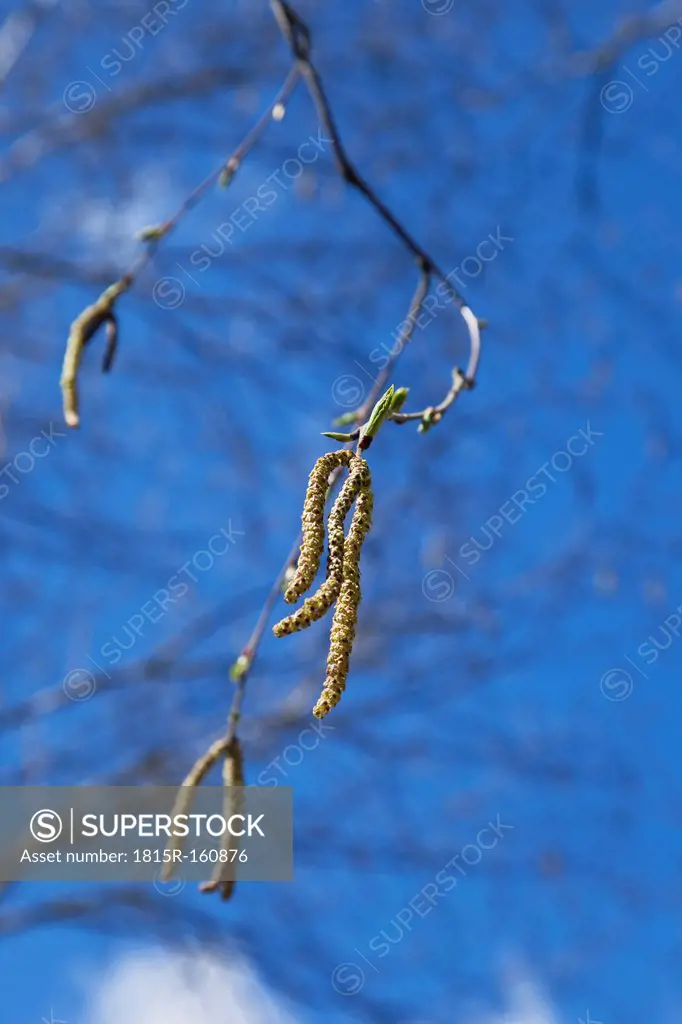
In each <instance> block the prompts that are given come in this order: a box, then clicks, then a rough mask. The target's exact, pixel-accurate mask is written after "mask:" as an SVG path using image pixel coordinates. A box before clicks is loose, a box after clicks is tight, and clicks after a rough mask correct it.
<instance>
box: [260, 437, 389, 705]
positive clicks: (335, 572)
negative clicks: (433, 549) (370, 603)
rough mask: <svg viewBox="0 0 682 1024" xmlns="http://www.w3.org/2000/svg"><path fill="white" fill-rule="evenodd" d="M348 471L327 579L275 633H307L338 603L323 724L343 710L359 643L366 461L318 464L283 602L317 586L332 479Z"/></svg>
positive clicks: (368, 490) (328, 459)
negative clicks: (343, 697) (338, 707)
mask: <svg viewBox="0 0 682 1024" xmlns="http://www.w3.org/2000/svg"><path fill="white" fill-rule="evenodd" d="M341 466H346V467H347V468H348V470H349V473H348V477H347V479H346V481H345V483H344V485H343V487H342V488H341V490H340V492H339V495H338V497H337V498H336V501H335V502H334V505H333V506H332V509H331V512H330V513H329V518H328V522H327V536H328V544H329V551H328V557H327V576H326V579H325V581H324V583H322V585H321V586H320V587H319V588H318V590H317V591H316V592H315V593H314V594H313V595H312V596H311V597H308V598H306V600H305V601H304V602H303V604H302V605H301V607H300V608H299V609H298V610H297V611H295V612H293V614H291V615H288V616H287V617H286V618H285V619H282V620H281V622H278V623H277V624H276V625H275V626H274V627H273V633H274V634H275V636H287V635H288V634H289V633H295V632H297V631H298V630H301V629H306V628H307V627H308V626H309V625H310V624H311V623H312V622H315V621H317V619H320V618H322V616H323V615H324V614H325V613H326V612H327V611H329V609H330V608H331V607H332V605H333V604H334V602H336V607H335V609H334V617H333V621H332V628H331V635H330V643H329V654H328V657H327V676H326V679H325V682H324V687H323V690H322V694H321V696H320V699H319V700H318V702H317V704H316V705H315V707H314V709H313V714H314V715H315V716H316V717H317V718H324V716H325V715H326V714H328V713H329V711H331V709H332V708H333V707H334V706H335V705H336V704H338V702H339V700H340V699H341V694H342V693H343V691H344V689H345V688H346V678H347V676H348V667H349V661H350V653H351V649H352V647H353V640H354V638H355V625H356V622H357V610H358V605H359V603H360V597H361V594H360V550H361V548H362V542H363V541H364V539H365V536H366V535H367V532H368V530H369V528H370V526H371V524H372V506H373V496H372V478H371V474H370V471H369V466H368V465H367V463H366V462H365V460H364V459H362V458H360V457H359V456H358V455H355V454H354V453H353V452H351V451H349V450H346V449H341V450H340V451H336V452H330V453H329V454H328V455H323V456H322V457H321V458H320V459H318V461H317V462H316V463H315V466H314V468H313V470H312V472H311V474H310V478H309V480H308V489H307V491H306V496H305V502H304V505H303V515H302V517H301V521H302V534H303V535H302V541H301V551H300V555H299V558H298V563H297V566H296V572H295V573H294V576H293V578H292V580H291V582H290V584H289V586H288V587H287V589H286V591H285V594H284V599H285V601H288V602H290V603H292V602H294V601H296V600H297V599H298V598H299V597H300V596H301V594H303V593H305V591H306V590H308V589H309V587H311V586H312V583H313V580H314V579H315V576H316V575H317V572H318V569H319V566H320V561H321V559H322V554H323V551H324V510H325V504H326V499H327V488H328V482H329V474H330V473H331V472H333V470H335V469H337V468H339V467H341ZM354 502H355V511H354V513H353V518H352V521H351V527H350V530H349V532H348V536H347V537H346V536H345V532H344V525H345V521H346V518H347V516H348V513H349V512H350V510H351V507H352V505H353V503H354Z"/></svg>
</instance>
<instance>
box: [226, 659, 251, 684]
mask: <svg viewBox="0 0 682 1024" xmlns="http://www.w3.org/2000/svg"><path fill="white" fill-rule="evenodd" d="M250 667H251V659H250V658H249V657H247V655H246V654H240V655H239V657H238V658H237V660H236V661H235V663H234V665H232V667H231V668H230V679H231V680H232V682H233V683H238V682H239V681H240V680H241V679H243V678H244V676H245V675H246V673H247V672H248V671H249V668H250Z"/></svg>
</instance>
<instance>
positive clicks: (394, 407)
mask: <svg viewBox="0 0 682 1024" xmlns="http://www.w3.org/2000/svg"><path fill="white" fill-rule="evenodd" d="M409 393H410V389H409V388H398V390H397V391H396V393H395V394H394V395H393V401H392V402H391V412H400V410H401V409H402V407H403V406H404V405H405V402H406V400H407V396H408V395H409Z"/></svg>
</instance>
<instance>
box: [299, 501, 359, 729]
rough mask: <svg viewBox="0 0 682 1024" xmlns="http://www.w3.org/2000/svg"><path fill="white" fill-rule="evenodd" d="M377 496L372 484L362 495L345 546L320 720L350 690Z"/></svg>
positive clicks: (318, 712) (317, 708) (316, 710)
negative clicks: (366, 544) (366, 546)
mask: <svg viewBox="0 0 682 1024" xmlns="http://www.w3.org/2000/svg"><path fill="white" fill-rule="evenodd" d="M373 504H374V497H373V494H372V490H371V484H370V485H369V486H367V487H365V488H364V489H363V490H361V491H360V493H359V494H358V498H357V502H356V505H355V512H354V514H353V521H352V523H351V528H350V531H349V534H348V536H347V537H346V541H345V544H344V557H343V582H342V584H341V592H340V594H339V597H338V600H337V602H336V607H335V608H334V619H333V621H332V628H331V635H330V638H329V654H328V656H327V677H326V679H325V681H324V687H323V689H322V693H321V694H320V699H319V700H318V702H317V704H316V705H315V707H314V708H313V714H314V715H315V717H316V718H324V717H325V715H328V714H329V712H330V711H331V709H332V708H333V707H335V706H336V705H337V704H338V703H339V701H340V700H341V694H342V693H343V691H344V690H345V688H346V679H347V678H348V668H349V664H350V654H351V651H352V649H353V641H354V639H355V626H356V623H357V616H358V605H359V604H360V598H361V593H360V551H361V549H362V543H363V541H364V539H365V537H366V535H367V533H368V531H369V529H370V527H371V525H372V508H373Z"/></svg>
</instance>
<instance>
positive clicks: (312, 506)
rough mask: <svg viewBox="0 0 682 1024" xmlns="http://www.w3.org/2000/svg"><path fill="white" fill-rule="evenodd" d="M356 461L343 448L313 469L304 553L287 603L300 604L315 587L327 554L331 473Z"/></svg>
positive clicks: (303, 523)
mask: <svg viewBox="0 0 682 1024" xmlns="http://www.w3.org/2000/svg"><path fill="white" fill-rule="evenodd" d="M353 458H355V456H354V454H353V452H352V451H349V450H347V449H345V448H341V449H340V450H339V451H336V452H330V453H329V454H328V455H322V456H321V458H319V459H318V460H317V462H316V463H315V465H314V466H313V469H312V472H311V474H310V477H309V479H308V489H307V490H306V495H305V501H304V503H303V514H302V516H301V528H302V533H303V537H302V540H301V551H300V554H299V556H298V563H297V565H296V572H295V573H294V577H293V579H292V581H291V583H290V584H289V586H288V587H287V589H286V592H285V594H284V600H285V601H286V602H287V603H288V604H293V603H294V602H295V601H298V599H299V597H300V596H301V594H305V592H306V590H308V589H309V587H311V586H312V583H313V580H314V579H315V577H316V576H317V571H318V569H319V568H320V559H321V558H322V552H323V551H324V507H325V502H326V500H327V488H328V485H329V474H330V473H331V472H332V471H333V470H334V469H336V468H337V467H338V466H347V465H349V463H350V462H351V460H352V459H353Z"/></svg>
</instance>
